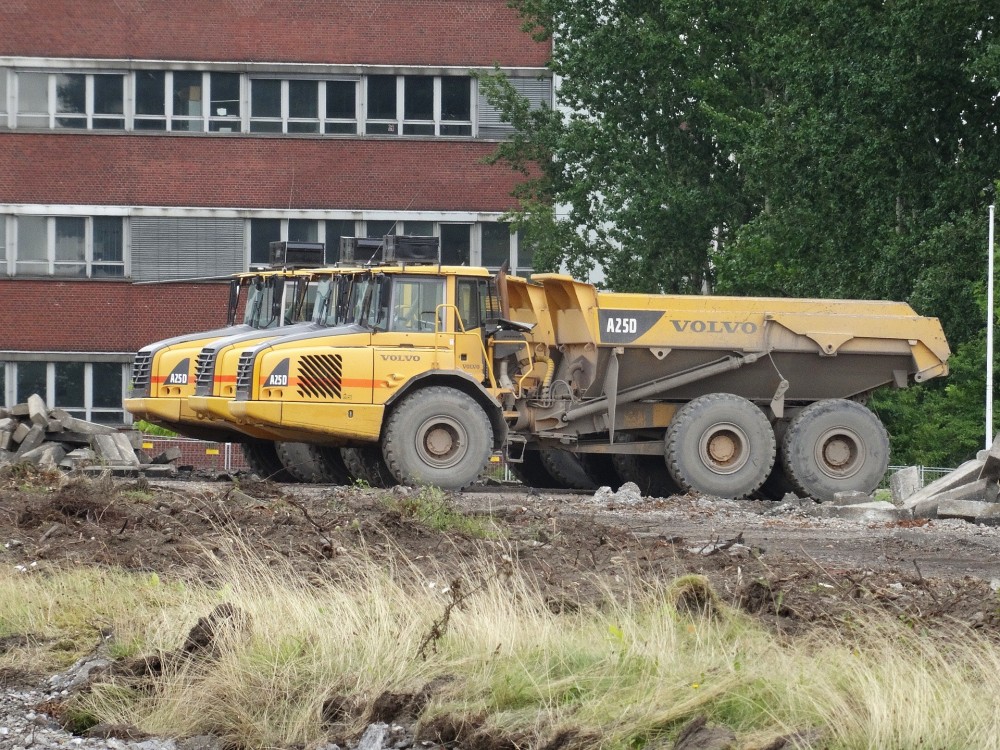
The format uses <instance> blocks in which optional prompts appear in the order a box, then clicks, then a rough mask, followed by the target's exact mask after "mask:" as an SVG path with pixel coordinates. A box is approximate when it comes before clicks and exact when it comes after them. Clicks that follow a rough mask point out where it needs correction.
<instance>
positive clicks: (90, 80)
mask: <svg viewBox="0 0 1000 750" xmlns="http://www.w3.org/2000/svg"><path fill="white" fill-rule="evenodd" d="M15 72H16V73H17V74H18V75H17V76H15V78H16V79H17V94H16V99H15V101H14V102H12V104H13V106H12V107H11V109H10V112H9V117H11V118H12V119H13V123H12V124H13V126H14V127H18V128H40V129H46V130H60V131H64V130H107V131H109V132H120V131H124V130H128V129H129V110H130V109H131V108H132V105H131V102H130V99H129V78H130V76H129V75H127V74H125V73H124V72H119V71H115V70H108V71H103V70H102V71H99V72H98V71H81V70H52V71H50V70H32V69H24V70H18V71H15ZM22 74H35V75H40V76H45V111H44V112H42V111H41V110H39V111H33V110H32V111H23V110H22V109H21V82H22V79H21V78H20V76H21V75H22ZM63 76H66V77H69V76H72V77H82V78H83V85H84V93H83V96H84V102H83V111H73V110H61V109H60V108H59V79H60V77H63ZM98 76H100V77H105V78H117V79H118V81H119V83H120V84H121V109H122V111H121V112H98V111H96V106H97V105H96V94H95V82H96V77H98ZM9 96H12V97H13V92H11V93H10V94H9ZM2 112H3V110H2V109H0V117H3V115H2ZM43 117H44V118H45V119H46V123H47V124H46V125H44V126H41V125H38V124H35V123H27V124H24V123H22V122H21V120H22V119H23V118H32V119H36V120H40V119H41V118H43ZM95 120H99V121H102V124H99V125H95V124H94V122H95ZM112 120H113V121H115V122H116V123H117V125H116V126H114V127H109V126H107V125H105V124H103V121H112ZM61 121H76V122H79V123H80V126H79V127H76V126H73V125H69V124H62V123H61Z"/></svg>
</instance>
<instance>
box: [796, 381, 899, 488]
mask: <svg viewBox="0 0 1000 750" xmlns="http://www.w3.org/2000/svg"><path fill="white" fill-rule="evenodd" d="M781 462H782V464H783V466H784V469H785V475H786V476H787V477H788V479H789V481H791V482H792V484H794V485H795V487H796V489H797V490H799V491H800V492H801V493H802V494H804V495H808V496H810V497H814V498H816V499H817V500H833V496H834V495H835V494H836V493H837V492H849V491H852V490H854V491H858V492H871V491H872V490H874V489H875V488H876V487H877V486H878V483H879V482H880V481H882V477H884V476H885V472H886V469H887V468H888V466H889V435H888V433H887V432H886V431H885V427H883V426H882V423H881V422H880V421H879V419H878V417H876V416H875V415H874V414H872V412H871V411H869V410H868V409H867V408H866V407H864V406H862V405H861V404H859V403H857V402H856V401H847V400H845V399H826V400H824V401H817V402H816V403H814V404H810V405H809V406H807V407H806V408H805V409H803V410H802V411H801V412H800V413H799V415H798V416H797V417H795V419H793V420H792V421H791V423H790V424H789V425H788V431H787V432H786V433H785V438H784V440H782V444H781Z"/></svg>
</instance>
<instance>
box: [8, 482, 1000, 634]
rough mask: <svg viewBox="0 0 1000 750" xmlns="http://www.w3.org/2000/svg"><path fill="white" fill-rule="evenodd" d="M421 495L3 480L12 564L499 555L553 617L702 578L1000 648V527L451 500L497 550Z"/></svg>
mask: <svg viewBox="0 0 1000 750" xmlns="http://www.w3.org/2000/svg"><path fill="white" fill-rule="evenodd" d="M29 479H30V481H29ZM425 492H426V491H425ZM419 495H420V491H419V490H414V489H407V488H396V489H395V490H391V491H383V490H372V489H362V488H357V487H332V486H330V487H327V486H303V485H278V484H272V483H268V482H259V481H254V480H252V479H248V478H245V477H243V478H236V479H235V481H233V480H227V481H199V482H192V481H170V482H166V481H148V482H147V481H145V480H142V479H140V480H134V479H110V478H106V477H105V478H102V479H97V480H94V479H70V480H68V481H67V480H66V479H62V480H59V481H50V480H40V479H39V478H37V477H35V478H28V479H26V478H25V477H18V476H13V477H12V476H7V477H0V547H2V549H0V552H2V554H0V564H2V565H5V566H17V565H23V566H32V565H33V564H34V565H36V566H38V565H41V566H53V565H56V566H58V565H74V566H79V565H95V566H117V567H121V568H124V569H127V570H135V571H156V572H158V573H160V574H161V575H167V576H169V575H172V574H176V575H185V576H187V575H201V576H205V577H210V576H211V575H213V572H212V571H213V568H212V566H211V565H210V564H208V563H207V558H206V550H215V551H217V552H218V553H219V554H224V552H223V550H225V549H226V548H227V544H226V542H227V539H228V538H229V537H232V536H234V535H239V536H241V538H243V539H244V540H246V541H247V542H248V543H249V544H250V546H251V547H252V548H254V549H255V550H256V551H257V552H259V553H260V554H262V555H264V556H265V557H271V558H274V559H279V558H280V559H283V560H286V561H288V562H289V563H290V564H291V565H292V566H293V567H294V569H295V570H297V571H300V572H301V574H302V575H303V576H321V577H324V578H328V577H334V576H336V575H337V573H338V570H340V569H342V566H343V565H344V564H345V562H346V561H349V560H350V559H351V558H352V556H353V555H355V554H360V553H361V551H362V549H363V550H364V552H365V553H366V554H369V555H374V556H375V557H376V558H379V557H385V558H386V559H388V558H391V557H393V556H394V555H402V556H403V557H405V558H406V559H407V560H409V561H410V562H411V563H412V564H413V565H415V566H417V567H418V568H421V569H424V570H426V571H428V572H429V573H431V572H432V573H433V574H435V575H441V574H442V571H443V572H444V574H445V575H447V574H448V572H449V571H452V570H457V569H458V568H459V567H460V566H461V565H463V564H465V563H467V562H468V561H470V560H473V559H475V558H476V557H477V555H480V554H482V553H483V551H484V550H485V551H486V552H487V554H489V553H492V552H496V553H497V554H499V555H505V554H509V555H510V556H511V557H513V558H515V559H516V560H518V561H519V563H520V565H521V567H522V568H523V569H525V570H526V571H528V572H529V573H530V574H531V575H533V576H534V577H535V578H536V579H537V580H538V582H539V586H540V588H541V589H542V591H543V592H544V593H545V595H546V597H547V599H548V601H549V602H550V603H551V606H552V607H553V608H554V609H558V608H564V607H573V606H575V605H576V604H577V603H579V602H581V601H586V600H592V599H594V598H595V597H599V596H603V595H605V594H606V591H607V589H605V588H602V586H601V585H600V584H599V581H601V580H603V581H605V582H608V581H610V582H611V590H612V591H613V589H614V583H615V581H616V580H620V577H621V576H625V575H639V576H642V577H647V578H655V579H662V580H672V579H674V578H676V577H678V576H680V575H683V574H686V573H700V574H704V575H706V576H707V577H708V578H709V579H710V580H711V581H712V583H713V585H714V588H715V590H716V591H717V592H718V593H719V594H720V596H721V597H722V598H723V599H725V600H726V601H728V602H730V603H732V604H734V605H735V606H738V607H741V608H742V609H744V610H745V611H747V612H749V613H751V614H753V615H754V616H757V617H759V618H761V619H762V620H763V621H765V622H766V623H767V625H768V626H769V627H773V628H775V629H776V630H780V631H784V632H791V633H795V632H800V631H802V630H804V629H808V628H810V627H814V626H815V625H817V624H821V623H830V622H836V621H838V620H840V619H842V618H844V617H846V616H847V615H848V614H849V613H851V612H856V611H857V608H858V607H861V608H867V607H871V608H874V609H881V610H886V611H888V612H891V613H893V615H894V616H899V617H902V618H907V620H908V621H912V622H914V623H919V624H920V625H921V626H923V627H926V628H932V629H933V628H942V629H943V628H946V627H947V628H951V627H953V625H954V623H955V622H956V621H958V622H959V623H963V624H967V625H969V626H971V627H974V628H977V629H981V630H986V631H990V632H993V631H995V632H998V633H1000V607H998V596H997V589H998V588H1000V530H998V529H997V528H991V527H984V526H977V525H974V524H970V523H966V522H963V521H957V520H948V521H926V520H921V521H908V522H898V523H864V522H858V521H846V520H839V519H824V518H815V517H812V516H810V515H808V514H807V513H806V512H804V510H803V509H802V508H800V507H798V506H797V505H796V504H794V503H786V504H780V503H771V502H764V501H739V502H736V501H723V500H718V499H714V500H713V499H711V498H704V497H697V496H683V497H672V498H666V499H662V498H643V499H642V500H641V501H639V502H634V503H633V502H629V503H627V504H626V503H621V504H618V503H616V501H615V500H614V499H612V500H611V501H610V502H607V501H601V502H599V501H597V500H595V498H594V496H593V495H591V494H583V495H580V494H569V493H553V492H550V491H534V490H525V489H524V488H522V487H520V486H482V487H475V488H473V490H472V491H468V492H465V493H461V494H453V495H448V494H441V495H439V496H438V497H437V500H436V502H440V503H442V504H443V505H445V506H447V507H448V508H450V509H453V510H456V511H460V512H461V513H463V514H468V515H474V516H477V517H479V518H480V519H481V520H483V521H484V522H486V523H487V525H489V526H490V527H491V528H493V530H494V533H493V535H492V537H491V538H488V539H483V538H481V537H477V536H474V535H470V534H466V533H463V532H461V531H457V530H455V529H454V528H450V529H448V530H446V531H443V532H442V531H435V530H432V529H431V528H429V527H428V526H427V525H426V523H424V522H422V521H420V520H419V519H418V518H416V517H415V516H414V515H413V514H412V513H411V511H412V510H413V509H414V508H415V507H416V506H417V505H418V504H419V503H418V502H417V500H416V498H417V497H418V496H419ZM425 499H426V498H425Z"/></svg>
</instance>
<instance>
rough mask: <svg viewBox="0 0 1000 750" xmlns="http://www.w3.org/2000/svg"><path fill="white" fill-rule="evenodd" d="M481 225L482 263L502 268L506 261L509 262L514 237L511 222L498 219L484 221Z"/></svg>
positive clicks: (490, 266)
mask: <svg viewBox="0 0 1000 750" xmlns="http://www.w3.org/2000/svg"><path fill="white" fill-rule="evenodd" d="M481 227H482V229H481V235H480V236H481V240H482V241H481V244H480V248H481V250H482V255H481V258H482V260H481V262H482V264H483V265H484V266H486V267H488V268H500V266H502V265H503V264H504V263H508V264H509V263H510V241H511V238H512V235H511V232H510V224H505V223H503V222H499V221H498V222H495V223H484V224H482V225H481Z"/></svg>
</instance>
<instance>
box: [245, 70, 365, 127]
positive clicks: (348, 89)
mask: <svg viewBox="0 0 1000 750" xmlns="http://www.w3.org/2000/svg"><path fill="white" fill-rule="evenodd" d="M357 122H358V120H357V81H353V80H330V81H317V80H298V79H293V80H287V81H282V80H277V79H269V78H253V79H251V80H250V132H252V133H316V134H318V133H347V134H354V133H357V130H358V124H357Z"/></svg>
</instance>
